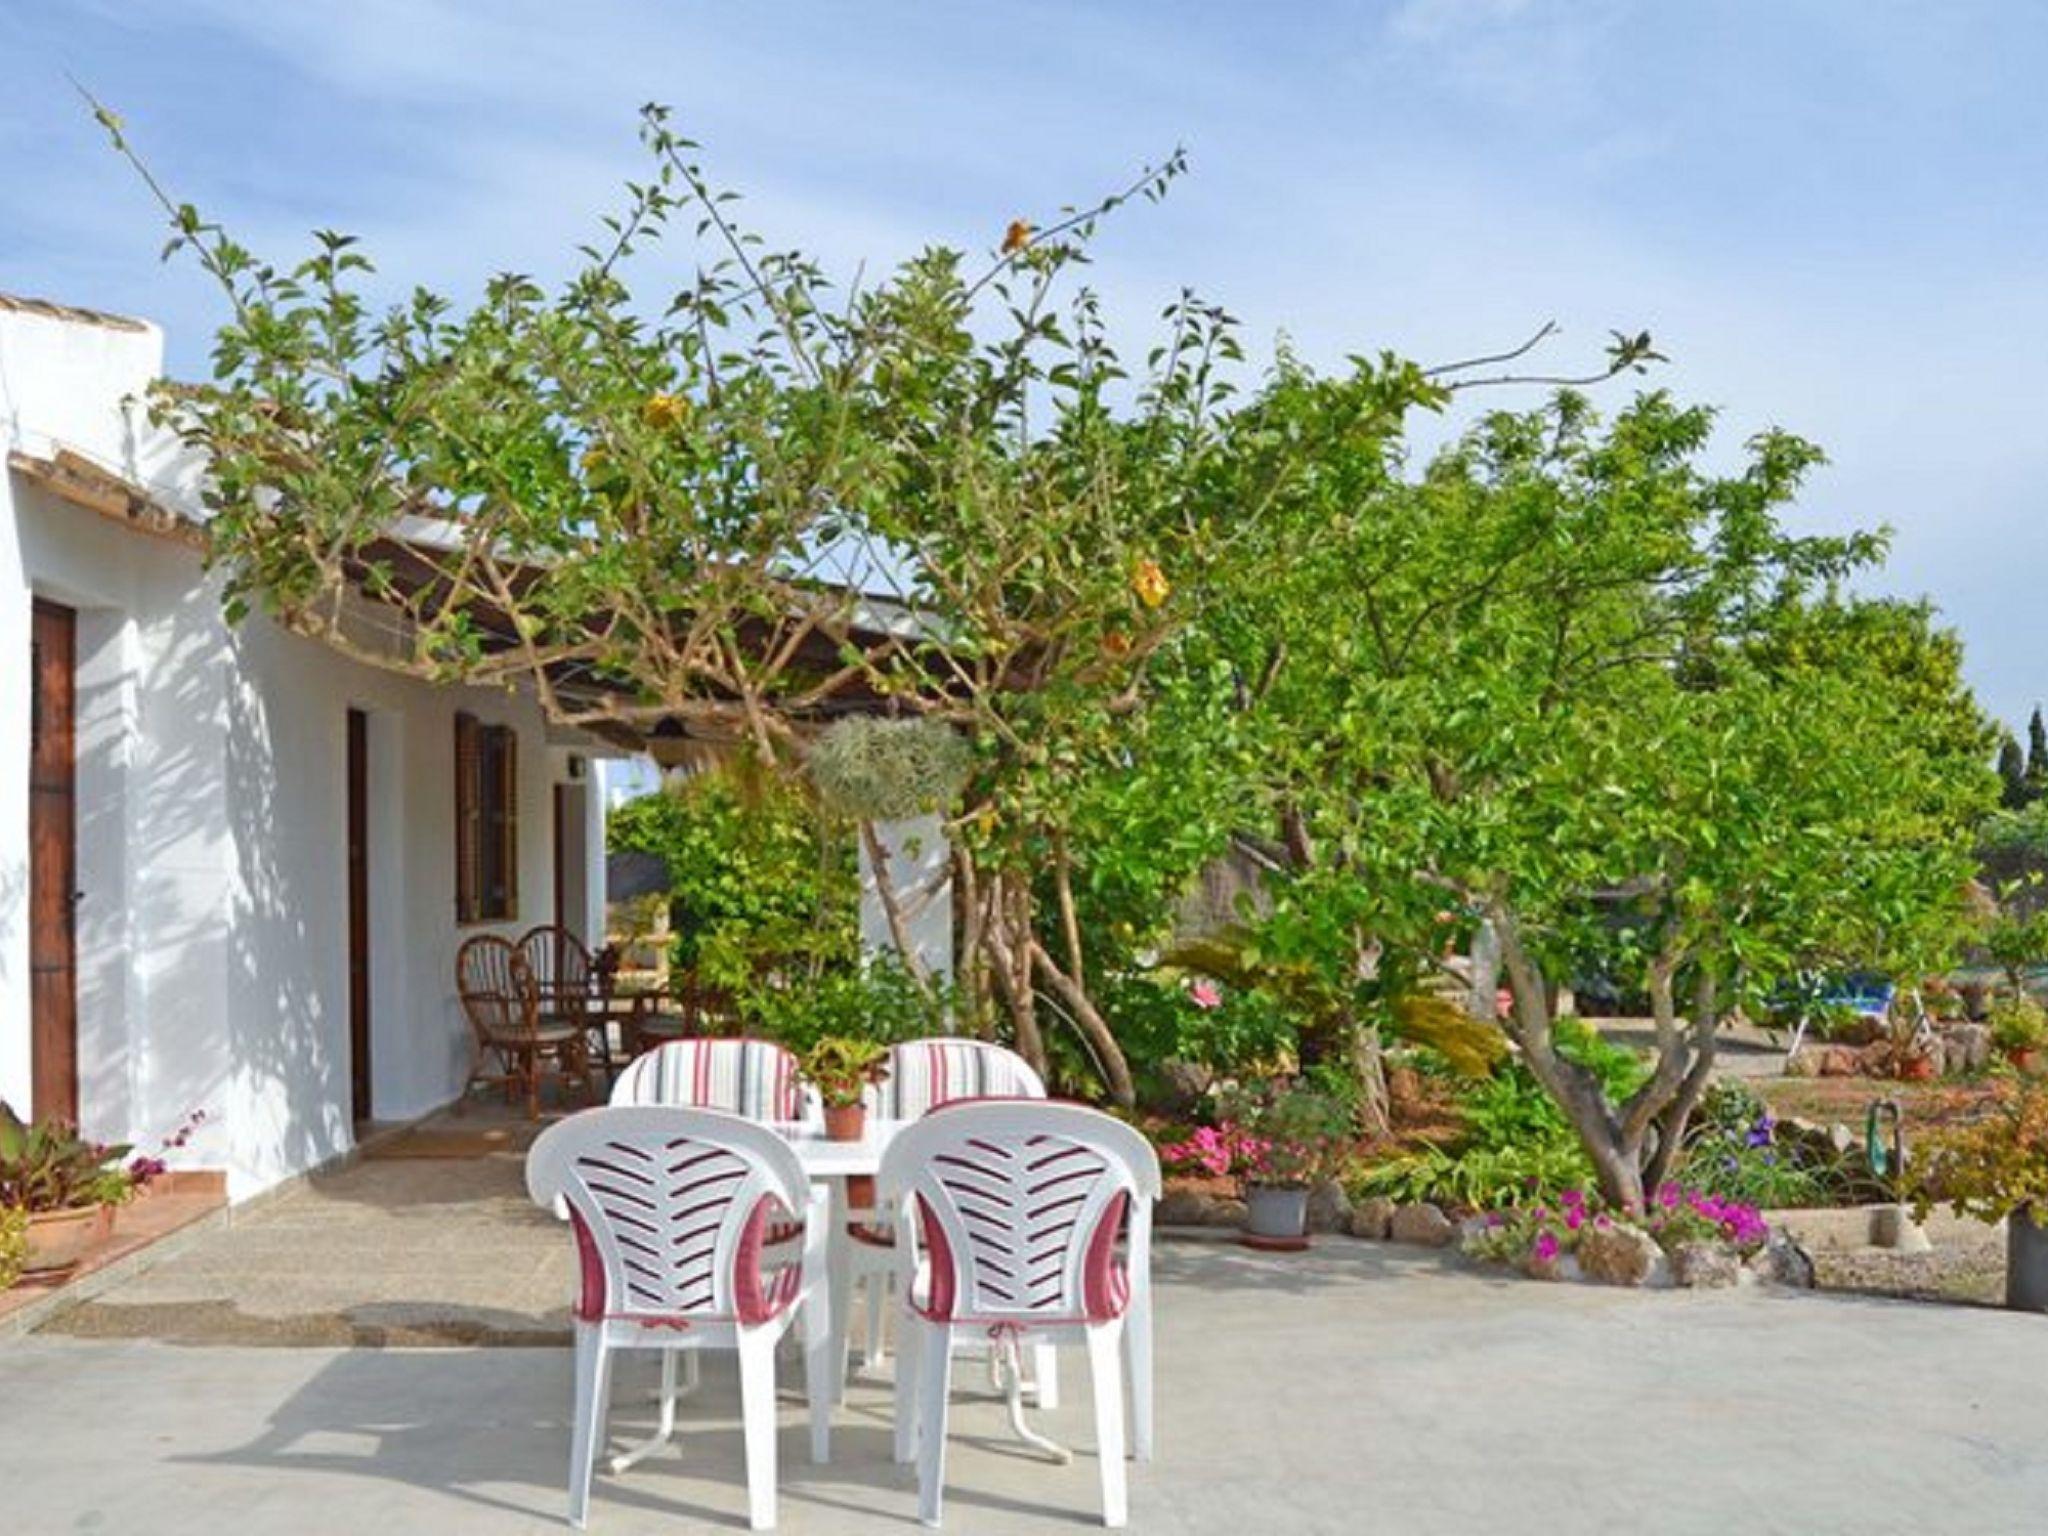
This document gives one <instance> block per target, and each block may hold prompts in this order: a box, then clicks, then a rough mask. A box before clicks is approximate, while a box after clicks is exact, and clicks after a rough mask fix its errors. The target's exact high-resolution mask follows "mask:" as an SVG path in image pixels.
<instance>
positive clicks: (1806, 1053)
mask: <svg viewBox="0 0 2048 1536" xmlns="http://www.w3.org/2000/svg"><path fill="white" fill-rule="evenodd" d="M1820 1058H1821V1051H1820V1048H1819V1047H1817V1046H1811V1045H1802V1046H1801V1047H1799V1049H1798V1050H1796V1051H1794V1052H1793V1053H1792V1054H1791V1055H1790V1056H1789V1057H1787V1058H1786V1060H1785V1075H1786V1076H1787V1077H1819V1076H1820Z"/></svg>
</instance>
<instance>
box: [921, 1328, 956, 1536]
mask: <svg viewBox="0 0 2048 1536" xmlns="http://www.w3.org/2000/svg"><path fill="white" fill-rule="evenodd" d="M919 1331H920V1332H921V1333H922V1334H923V1335H924V1336H923V1337H922V1338H921V1339H919V1340H918V1346H917V1347H918V1356H919V1358H918V1362H917V1420H918V1423H917V1518H918V1519H919V1520H921V1521H923V1522H924V1523H925V1524H926V1525H929V1526H937V1525H938V1523H939V1518H940V1514H941V1511H942V1509H943V1506H944V1502H945V1494H946V1406H947V1404H946V1398H947V1394H948V1392H949V1391H950V1390H951V1388H952V1379H951V1378H952V1365H953V1330H952V1329H951V1328H950V1327H948V1326H946V1325H945V1324H943V1323H938V1324H930V1325H927V1326H926V1327H924V1328H922V1329H920V1330H919Z"/></svg>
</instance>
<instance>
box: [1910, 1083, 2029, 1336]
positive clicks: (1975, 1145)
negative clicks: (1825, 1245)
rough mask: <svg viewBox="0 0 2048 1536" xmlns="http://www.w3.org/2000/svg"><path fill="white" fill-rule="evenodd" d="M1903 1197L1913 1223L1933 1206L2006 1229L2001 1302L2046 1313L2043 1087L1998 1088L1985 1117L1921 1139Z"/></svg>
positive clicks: (1923, 1219)
mask: <svg viewBox="0 0 2048 1536" xmlns="http://www.w3.org/2000/svg"><path fill="white" fill-rule="evenodd" d="M1909 1179H1910V1186H1909V1189H1908V1191H1907V1192H1908V1194H1909V1195H1910V1196H1911V1199H1912V1203H1913V1214H1914V1217H1915V1218H1916V1219H1917V1220H1921V1221H1925V1220H1926V1219H1927V1213H1928V1211H1929V1210H1931V1209H1932V1208H1933V1207H1934V1206H1937V1205H1945V1206H1947V1207H1948V1208H1949V1209H1950V1210H1952V1211H1954V1212H1955V1213H1956V1214H1957V1215H1958V1216H1967V1217H1970V1218H1972V1219H1974V1220H1977V1221H1984V1222H1996V1221H2003V1222H2005V1224H2006V1228H2005V1231H2006V1238H2005V1241H2006V1299H2005V1304H2006V1305H2007V1306H2009V1307H2012V1308H2014V1309H2016V1310H2019V1311H2028V1312H2048V1230H2044V1228H2043V1227H2042V1226H2041V1225H2040V1220H2041V1219H2042V1218H2044V1217H2048V1084H2044V1083H2043V1082H2042V1081H2041V1080H2040V1079H2038V1078H2029V1079H2026V1080H2025V1081H2022V1082H2019V1083H2009V1084H2005V1085H2003V1086H2002V1087H2001V1089H2000V1092H1999V1098H1998V1103H1997V1108H1996V1109H1995V1110H1994V1112H1993V1113H1991V1114H1989V1115H1987V1116H1985V1117H1984V1118H1983V1119H1980V1120H1976V1121H1973V1122H1972V1123H1970V1124H1968V1125H1963V1126H1958V1127H1956V1128H1954V1129H1951V1130H1946V1131H1942V1132H1937V1133H1936V1134H1934V1135H1932V1136H1927V1137H1924V1138H1922V1140H1921V1142H1920V1147H1919V1156H1918V1158H1917V1160H1916V1161H1915V1162H1914V1163H1913V1164H1912V1165H1911V1170H1910V1173H1909Z"/></svg>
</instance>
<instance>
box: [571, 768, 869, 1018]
mask: <svg viewBox="0 0 2048 1536" xmlns="http://www.w3.org/2000/svg"><path fill="white" fill-rule="evenodd" d="M835 830H836V829H834V828H833V827H832V826H830V825H829V824H828V822H827V821H826V819H825V818H824V817H823V816H822V815H821V814H820V812H819V811H818V810H817V808H816V807H815V806H813V805H811V804H810V803H809V802H808V801H807V800H806V799H805V798H804V796H803V794H802V793H801V791H800V790H799V789H798V788H797V787H796V786H795V785H793V784H791V783H789V782H788V781H786V780H784V779H780V778H777V777H774V776H772V775H767V774H760V773H757V772H754V771H753V770H750V769H749V768H747V767H745V766H744V765H740V766H735V767H733V768H727V769H719V770H715V771H712V772H708V773H700V774H697V775H695V776H693V777H691V778H687V779H683V780H680V781H677V782H674V783H672V784H670V785H668V786H666V787H664V788H663V789H662V790H660V791H659V792H657V793H655V794H651V795H642V796H640V797H639V798H638V799H635V800H629V801H627V802H626V803H625V804H624V805H622V806H620V807H619V808H618V809H617V810H615V811H613V812H612V813H611V817H610V820H609V825H608V834H607V841H608V843H609V845H610V847H611V849H612V850H613V851H614V852H627V851H630V852H636V853H649V854H653V855H656V856H657V857H659V858H661V859H663V860H665V861H666V862H667V864H668V870H669V924H670V927H671V929H672V930H673V933H674V939H673V941H672V942H673V945H674V952H673V959H674V962H675V964H676V965H677V967H678V968H680V969H682V970H684V971H689V972H693V973H701V974H703V975H704V976H705V978H706V979H707V980H709V981H711V982H714V983H715V984H718V985H721V986H726V987H730V988H734V989H738V988H739V987H741V986H743V985H744V984H745V983H746V982H747V981H748V980H749V979H751V977H752V976H753V975H755V974H756V973H758V972H760V971H762V970H765V969H769V968H771V967H774V966H776V965H778V964H780V965H786V964H787V962H789V961H790V960H792V959H801V960H805V961H808V962H811V963H813V964H817V965H822V964H828V963H834V962H848V961H851V960H852V959H853V957H854V955H855V954H856V952H857V951H858V948H859V922H858V915H857V914H858V910H859V908H858V903H859V881H858V877H857V875H856V873H855V854H854V847H853V840H852V838H851V837H850V836H847V835H835Z"/></svg>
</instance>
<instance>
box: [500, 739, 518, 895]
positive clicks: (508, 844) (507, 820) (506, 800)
mask: <svg viewBox="0 0 2048 1536" xmlns="http://www.w3.org/2000/svg"><path fill="white" fill-rule="evenodd" d="M496 734H497V738H498V785H497V789H498V868H499V869H500V870H501V871H502V872H503V878H502V884H503V889H504V909H503V910H502V911H501V912H500V913H499V914H498V915H499V916H500V917H502V918H504V919H505V921H507V922H511V921H513V920H514V919H516V918H517V917H518V916H519V735H518V733H517V732H516V731H514V730H513V729H512V727H511V726H509V725H501V726H499V727H498V729H497V733H496Z"/></svg>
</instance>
